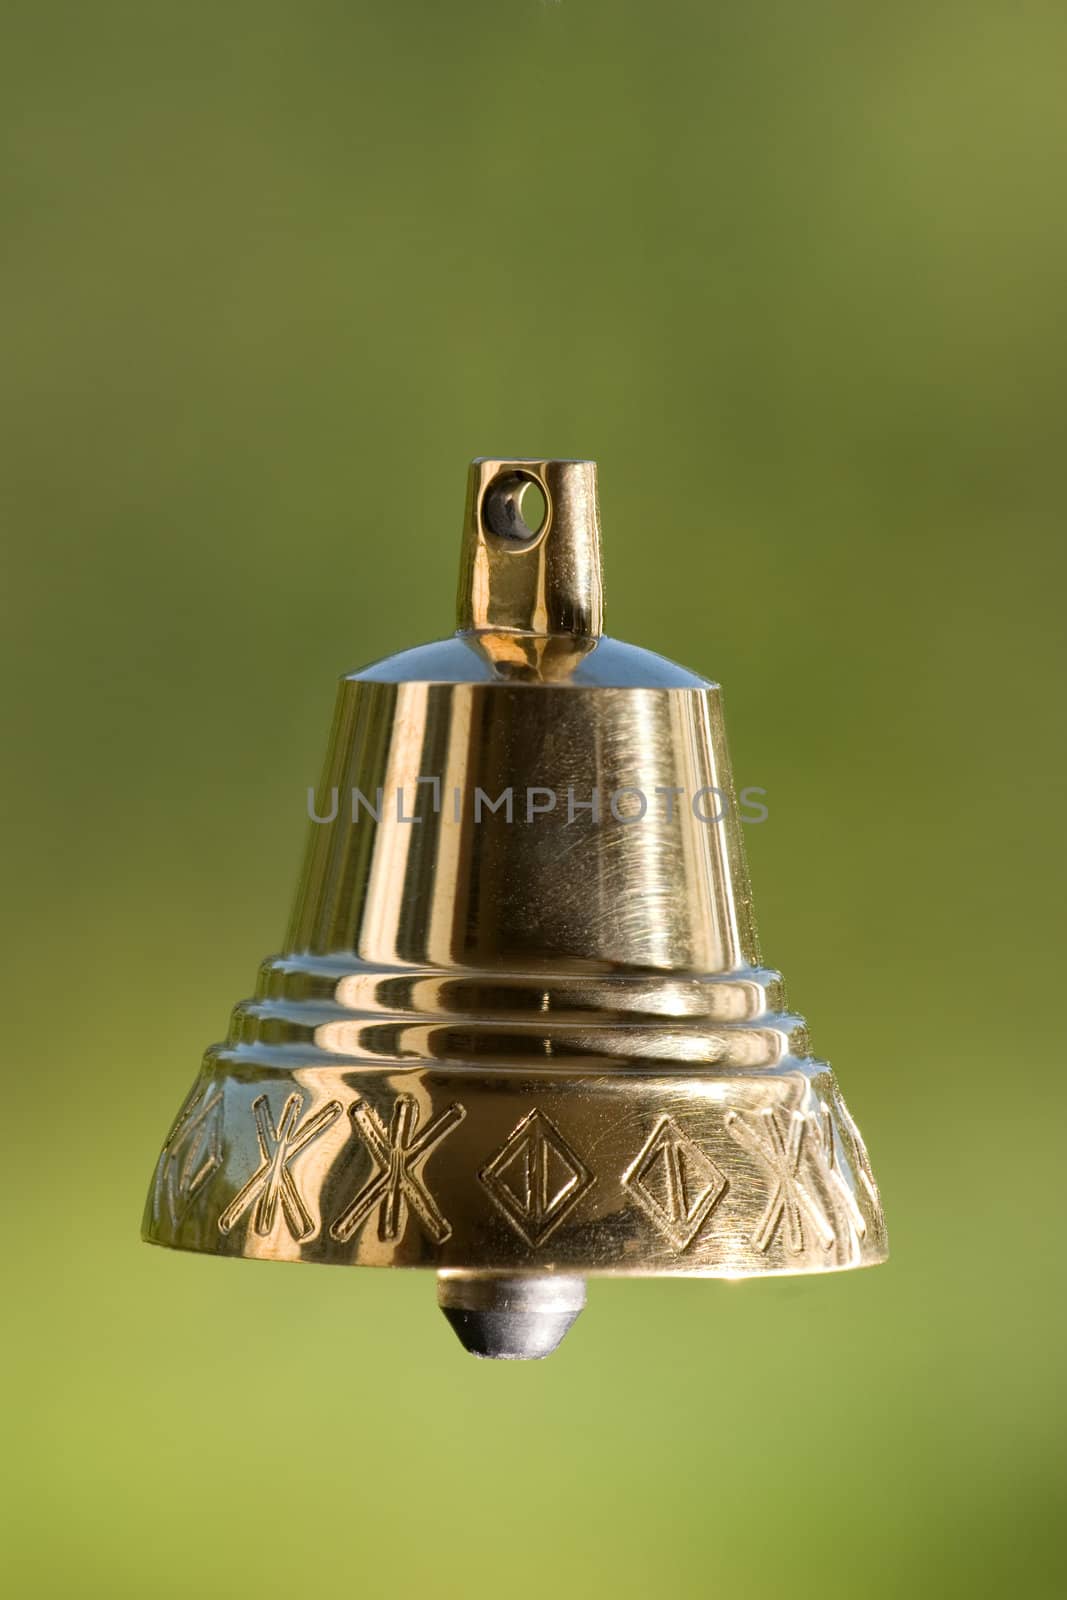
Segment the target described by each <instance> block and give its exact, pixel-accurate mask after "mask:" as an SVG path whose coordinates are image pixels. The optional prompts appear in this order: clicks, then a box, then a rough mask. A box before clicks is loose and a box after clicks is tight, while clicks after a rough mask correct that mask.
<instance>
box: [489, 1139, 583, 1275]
mask: <svg viewBox="0 0 1067 1600" xmlns="http://www.w3.org/2000/svg"><path fill="white" fill-rule="evenodd" d="M478 1176H479V1178H480V1179H481V1181H482V1183H483V1184H484V1185H485V1188H486V1190H487V1191H488V1193H489V1197H490V1199H491V1200H492V1201H493V1202H494V1204H495V1205H497V1206H499V1208H500V1210H501V1211H502V1212H503V1213H504V1215H505V1217H507V1219H508V1221H509V1222H510V1223H511V1225H512V1227H513V1228H514V1229H515V1231H516V1233H518V1234H520V1235H521V1236H522V1238H524V1239H525V1240H526V1242H527V1244H531V1245H539V1244H543V1243H544V1241H545V1240H546V1239H547V1238H548V1236H549V1234H550V1233H552V1231H553V1230H554V1229H555V1228H558V1227H559V1225H560V1223H561V1222H562V1221H563V1219H564V1217H566V1216H568V1215H569V1213H570V1212H571V1211H572V1210H573V1209H574V1207H575V1206H576V1205H577V1204H578V1201H579V1200H580V1199H581V1197H582V1195H583V1194H585V1192H586V1190H587V1189H590V1188H591V1187H592V1185H593V1184H594V1183H595V1182H596V1179H595V1178H594V1177H593V1174H592V1173H591V1172H590V1171H589V1169H588V1167H587V1166H586V1165H585V1163H584V1162H583V1161H582V1160H581V1159H580V1157H579V1156H578V1155H577V1154H576V1152H575V1151H573V1150H572V1149H571V1147H570V1145H569V1144H568V1143H567V1141H566V1139H564V1137H563V1135H562V1134H561V1133H560V1131H559V1129H558V1128H557V1127H556V1125H555V1123H554V1122H552V1121H551V1119H550V1118H548V1117H546V1116H545V1114H544V1112H543V1111H531V1112H530V1113H529V1115H528V1116H525V1117H523V1119H522V1121H521V1122H520V1123H519V1125H518V1127H517V1128H516V1129H515V1130H514V1131H513V1133H512V1134H511V1136H510V1138H509V1139H508V1141H507V1143H506V1144H505V1145H504V1146H503V1147H502V1148H501V1149H500V1150H498V1151H497V1153H496V1155H495V1156H494V1157H493V1158H492V1160H491V1161H489V1162H487V1163H486V1165H485V1166H484V1167H483V1168H482V1170H481V1172H480V1173H479V1174H478Z"/></svg>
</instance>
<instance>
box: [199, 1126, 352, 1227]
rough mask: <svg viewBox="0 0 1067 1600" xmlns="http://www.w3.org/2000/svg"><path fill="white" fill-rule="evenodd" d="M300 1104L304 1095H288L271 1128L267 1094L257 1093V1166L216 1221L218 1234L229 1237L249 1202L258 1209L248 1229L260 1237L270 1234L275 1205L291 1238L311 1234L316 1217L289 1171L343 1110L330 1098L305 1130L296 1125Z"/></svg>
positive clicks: (275, 1209) (249, 1204)
mask: <svg viewBox="0 0 1067 1600" xmlns="http://www.w3.org/2000/svg"><path fill="white" fill-rule="evenodd" d="M303 1104H304V1097H303V1095H302V1094H291V1095H290V1096H289V1098H288V1100H287V1101H286V1102H285V1105H284V1106H283V1108H282V1114H281V1116H280V1118H279V1119H278V1126H277V1127H275V1126H274V1124H273V1123H272V1122H271V1119H270V1103H269V1101H268V1099H267V1096H266V1095H265V1094H261V1095H260V1096H259V1098H258V1099H256V1100H253V1102H252V1115H253V1116H254V1117H255V1119H256V1140H257V1142H258V1144H259V1154H260V1162H261V1164H260V1166H259V1167H258V1168H257V1169H256V1171H255V1172H254V1173H253V1174H252V1176H251V1178H249V1180H248V1182H247V1183H246V1184H245V1186H244V1188H243V1189H241V1190H239V1191H238V1193H237V1194H235V1195H234V1197H233V1199H232V1200H231V1201H230V1203H229V1205H228V1206H227V1207H226V1209H225V1211H224V1212H223V1213H222V1216H221V1217H220V1218H219V1232H220V1233H229V1231H230V1229H231V1228H232V1227H233V1225H234V1223H236V1222H239V1221H240V1219H241V1217H243V1216H244V1214H245V1212H246V1211H247V1210H248V1209H249V1207H250V1206H252V1205H253V1204H254V1205H255V1208H256V1209H255V1213H254V1215H253V1218H252V1226H253V1227H254V1228H255V1230H256V1232H257V1233H258V1234H267V1233H269V1232H270V1231H271V1228H273V1226H274V1218H275V1215H276V1214H277V1210H278V1203H279V1201H280V1202H281V1208H282V1215H283V1216H284V1218H285V1225H286V1227H287V1228H288V1229H289V1232H290V1233H291V1234H292V1236H293V1238H294V1239H306V1238H307V1237H308V1236H309V1234H312V1233H314V1231H315V1221H314V1218H313V1217H312V1215H311V1213H310V1211H309V1210H308V1208H307V1206H306V1205H305V1204H304V1202H303V1199H302V1198H301V1195H300V1191H299V1190H298V1189H297V1186H296V1181H295V1179H294V1178H293V1174H292V1172H291V1171H290V1170H289V1169H290V1167H291V1165H292V1163H293V1161H295V1159H296V1157H297V1156H298V1155H299V1154H300V1152H301V1150H304V1149H306V1148H307V1146H308V1145H309V1144H310V1143H311V1141H312V1139H317V1138H318V1136H319V1134H320V1133H324V1132H325V1131H326V1129H327V1128H328V1127H329V1126H330V1124H331V1123H332V1122H336V1121H337V1118H338V1117H339V1116H340V1115H341V1110H342V1106H341V1102H340V1101H339V1100H330V1101H328V1102H327V1104H326V1105H324V1106H323V1107H322V1108H321V1110H319V1111H316V1113H315V1115H314V1116H313V1117H309V1118H308V1120H307V1121H306V1122H305V1123H304V1125H303V1127H298V1126H297V1124H298V1122H299V1121H300V1112H301V1109H302V1108H303Z"/></svg>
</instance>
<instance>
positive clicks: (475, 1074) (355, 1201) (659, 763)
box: [144, 461, 886, 1358]
mask: <svg viewBox="0 0 1067 1600" xmlns="http://www.w3.org/2000/svg"><path fill="white" fill-rule="evenodd" d="M530 485H532V486H534V487H536V488H537V489H538V490H539V491H540V495H541V497H542V499H543V502H544V514H543V516H542V517H541V518H540V519H539V520H538V519H535V520H538V525H537V526H534V527H531V526H530V525H529V524H528V523H527V522H526V520H525V516H524V509H523V507H524V503H525V500H526V498H527V495H526V491H527V487H528V486H530ZM599 544H600V526H599V514H598V510H597V496H596V468H595V466H594V464H593V463H592V462H588V461H476V462H475V463H474V464H473V466H472V468H471V473H470V482H469V489H468V497H467V513H466V526H465V531H464V543H463V555H462V562H461V583H460V594H459V629H458V631H457V633H456V634H455V635H454V636H453V637H452V638H451V639H447V640H442V641H440V642H438V643H436V644H432V645H423V646H419V647H417V648H415V649H412V650H407V651H405V652H403V653H402V654H400V655H397V656H392V657H390V658H389V659H388V660H386V661H383V662H379V663H377V664H376V665H374V666H372V667H368V668H367V669H365V670H364V671H362V672H357V673H353V674H351V675H350V676H348V677H345V678H342V680H341V683H340V687H339V692H338V698H337V709H336V714H335V718H334V725H333V732H332V735H331V738H330V744H329V749H328V752H327V757H326V766H325V770H324V772H323V776H322V781H321V784H320V786H319V789H318V790H317V791H316V795H315V797H314V800H315V805H314V810H313V815H314V816H315V817H321V818H323V819H325V820H322V821H312V823H311V825H310V838H309V842H308V848H307V855H306V859H305V863H304V870H303V876H302V879H301V883H300V888H299V892H298V894H297V897H296V904H295V907H294V911H293V916H292V920H291V922H290V926H289V931H288V934H287V936H286V940H285V944H284V947H283V950H282V952H281V954H280V955H277V956H274V957H272V958H270V959H269V960H267V961H266V962H265V963H264V964H263V966H262V968H261V970H260V976H259V982H258V984H257V986H256V992H255V994H254V996H253V997H252V998H251V999H250V1000H246V1001H243V1002H242V1003H241V1004H240V1005H238V1007H237V1008H236V1010H235V1011H234V1014H233V1019H232V1022H231V1026H230V1032H229V1036H228V1037H227V1039H226V1040H225V1042H223V1043H222V1044H218V1045H213V1046H212V1047H211V1049H209V1050H208V1052H207V1055H206V1056H205V1059H204V1064H203V1067H202V1068H201V1072H200V1076H199V1078H198V1079H197V1082H196V1084H195V1085H194V1088H193V1090H192V1092H191V1094H190V1096H189V1098H188V1100H187V1102H186V1104H185V1106H184V1107H183V1109H182V1111H181V1113H180V1115H179V1117H178V1120H177V1121H176V1123H175V1125H174V1129H173V1131H172V1133H171V1135H170V1137H169V1138H168V1140H167V1143H166V1144H165V1146H164V1148H163V1152H162V1154H161V1156H160V1159H159V1163H158V1166H157V1171H156V1176H155V1180H154V1182H153V1185H152V1189H151V1191H150V1194H149V1200H148V1208H147V1212H146V1217H145V1225H144V1234H145V1238H146V1239H148V1240H150V1241H151V1242H153V1243H156V1244H165V1245H170V1246H172V1247H174V1248H177V1249H185V1250H199V1251H205V1252H210V1253H214V1254H217V1255H230V1256H250V1257H256V1258H259V1259H271V1260H284V1261H320V1262H334V1263H344V1264H349V1265H363V1266H419V1267H429V1268H432V1269H434V1270H435V1271H436V1272H437V1273H438V1274H439V1275H440V1302H441V1305H442V1308H443V1309H444V1310H445V1312H446V1315H447V1316H448V1318H449V1320H450V1321H451V1323H452V1325H453V1326H454V1327H455V1328H456V1330H457V1332H458V1333H459V1334H460V1337H461V1339H462V1340H463V1342H464V1344H465V1345H466V1346H467V1348H469V1349H471V1350H473V1351H474V1352H475V1353H476V1354H480V1355H489V1356H497V1357H503V1358H523V1357H531V1356H541V1355H546V1354H548V1353H549V1351H550V1350H551V1349H553V1348H554V1347H555V1345H556V1344H557V1343H558V1341H559V1339H560V1338H562V1337H563V1334H564V1333H565V1332H566V1330H567V1328H568V1327H569V1326H570V1325H571V1323H572V1322H573V1321H574V1319H575V1318H576V1317H577V1315H578V1313H579V1311H580V1310H581V1307H582V1305H583V1304H584V1298H585V1296H584V1287H583V1280H584V1279H585V1278H586V1277H589V1276H592V1275H604V1274H616V1275H632V1276H642V1275H644V1276H650V1275H663V1274H692V1275H698V1276H699V1275H703V1276H708V1277H727V1278H738V1277H747V1276H754V1275H757V1274H764V1273H770V1272H779V1273H780V1272H820V1271H826V1270H828V1269H830V1268H842V1267H853V1266H863V1265H868V1264H871V1263H873V1262H878V1261H882V1260H884V1259H885V1256H886V1234H885V1223H884V1219H883V1216H882V1210H881V1206H880V1204H879V1200H878V1191H877V1188H876V1186H875V1182H874V1177H873V1174H872V1172H871V1166H870V1162H869V1160H868V1158H867V1153H866V1150H865V1149H864V1146H863V1142H862V1140H861V1138H860V1136H859V1133H858V1131H857V1129H856V1126H855V1124H854V1123H853V1121H852V1119H851V1117H850V1116H849V1114H848V1112H847V1110H846V1109H845V1106H844V1103H843V1101H842V1099H841V1096H840V1092H839V1090H838V1088H837V1085H836V1082H835V1080H834V1077H833V1074H832V1073H831V1071H830V1069H829V1067H827V1066H826V1065H825V1064H824V1063H822V1062H820V1061H818V1060H816V1059H814V1058H813V1056H812V1055H811V1051H810V1046H809V1042H808V1036H807V1030H806V1028H805V1025H804V1022H803V1020H802V1019H801V1018H800V1017H798V1016H795V1015H793V1014H791V1013H790V1012H789V1011H788V1010H787V1009H786V1004H785V995H784V990H783V985H782V980H781V977H780V976H779V974H778V973H776V972H774V971H772V970H770V969H768V968H766V967H764V966H763V965H762V963H761V960H760V955H759V949H758V944H757V937H756V929H755V922H754V918H753V912H752V900H751V895H750V891H749V885H748V873H747V869H746V865H745V856H744V848H743V844H742V838H741V829H740V825H739V819H738V815H737V807H736V803H735V801H734V790H733V781H732V778H731V774H730V764H729V756H728V753H727V747H726V739H725V734H724V731H723V723H722V710H721V703H720V695H719V690H718V687H717V686H716V685H715V684H713V683H709V682H706V681H705V680H703V679H701V678H699V677H697V676H696V675H695V674H693V673H690V672H687V671H686V670H685V669H683V668H681V667H678V666H675V665H674V663H672V662H669V661H665V660H664V659H663V658H662V657H660V656H656V655H653V654H651V653H650V652H648V651H645V650H640V649H637V648H635V647H634V646H631V645H626V644H622V643H620V642H618V641H616V640H613V639H609V638H607V637H605V636H603V635H602V634H601V616H602V602H601V581H600V555H599Z"/></svg>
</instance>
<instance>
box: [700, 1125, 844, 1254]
mask: <svg viewBox="0 0 1067 1600" xmlns="http://www.w3.org/2000/svg"><path fill="white" fill-rule="evenodd" d="M783 1118H784V1122H785V1126H784V1129H783ZM726 1126H727V1127H728V1128H729V1130H730V1133H731V1134H732V1135H733V1137H734V1138H735V1139H736V1140H737V1142H738V1144H739V1145H741V1146H742V1147H743V1148H744V1149H745V1150H748V1151H750V1152H751V1153H752V1154H753V1155H755V1156H758V1157H759V1159H760V1160H761V1161H763V1162H764V1163H765V1164H766V1165H767V1166H768V1167H769V1168H770V1170H771V1173H772V1174H773V1176H774V1179H775V1184H774V1188H773V1189H772V1191H771V1197H770V1199H769V1200H768V1201H767V1207H766V1210H765V1211H764V1213H763V1216H762V1218H761V1219H760V1224H759V1227H758V1228H757V1229H756V1231H755V1233H754V1234H753V1235H752V1243H753V1244H754V1245H755V1246H756V1249H757V1250H767V1249H769V1248H770V1245H771V1243H772V1241H773V1239H774V1236H775V1234H776V1233H777V1232H778V1230H779V1228H781V1227H783V1225H784V1230H785V1246H786V1249H787V1250H789V1251H790V1252H791V1253H792V1254H793V1255H799V1254H800V1252H801V1251H802V1250H803V1248H804V1226H803V1218H804V1217H805V1216H806V1217H807V1218H808V1221H809V1222H810V1223H811V1225H812V1227H813V1228H814V1229H815V1233H816V1235H817V1237H818V1240H819V1243H820V1244H821V1245H822V1247H823V1249H824V1250H829V1249H830V1248H831V1247H832V1245H833V1243H834V1230H833V1228H832V1227H831V1226H830V1223H829V1220H828V1219H827V1216H826V1213H825V1212H824V1210H823V1208H822V1206H821V1205H820V1204H819V1201H818V1199H817V1198H816V1196H815V1195H814V1194H813V1193H812V1191H811V1189H810V1188H809V1186H808V1184H807V1183H806V1182H805V1180H804V1176H803V1173H802V1168H801V1162H802V1160H803V1158H804V1156H805V1154H807V1155H809V1156H810V1159H812V1160H813V1161H816V1162H817V1161H818V1159H819V1154H820V1150H819V1141H818V1134H816V1136H815V1138H814V1139H813V1140H812V1141H811V1144H812V1148H811V1150H810V1151H807V1150H806V1149H805V1138H804V1136H805V1134H806V1133H807V1132H808V1131H809V1124H808V1118H807V1116H806V1115H805V1114H804V1113H803V1112H801V1111H793V1112H785V1113H779V1112H778V1111H773V1110H771V1109H769V1108H767V1109H764V1110H763V1111H759V1112H756V1113H755V1115H754V1116H751V1117H742V1116H739V1115H738V1113H737V1112H736V1111H728V1112H727V1114H726Z"/></svg>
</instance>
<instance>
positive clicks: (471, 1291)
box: [437, 1272, 585, 1361]
mask: <svg viewBox="0 0 1067 1600" xmlns="http://www.w3.org/2000/svg"><path fill="white" fill-rule="evenodd" d="M437 1304H438V1305H439V1306H440V1307H441V1310H442V1311H443V1312H444V1314H445V1316H446V1318H447V1319H448V1322H449V1323H450V1325H451V1327H452V1329H453V1331H454V1333H455V1335H456V1337H457V1338H458V1339H459V1341H460V1343H461V1344H462V1346H463V1348H464V1349H465V1350H469V1351H470V1353H471V1355H472V1356H481V1357H483V1358H488V1359H490V1360H492V1361H540V1360H543V1359H544V1357H545V1356H550V1355H551V1354H552V1352H553V1350H555V1349H557V1347H558V1346H559V1344H560V1342H561V1341H562V1339H563V1338H564V1337H565V1336H566V1335H567V1334H568V1333H569V1332H570V1330H571V1328H573V1326H574V1324H575V1322H576V1321H577V1320H578V1317H579V1315H580V1314H581V1312H582V1310H583V1309H584V1307H585V1279H584V1278H567V1277H564V1276H563V1275H562V1274H559V1273H538V1274H536V1275H534V1274H532V1273H527V1274H526V1275H524V1276H521V1277H508V1276H507V1275H505V1274H500V1275H498V1274H496V1273H493V1272H439V1273H438V1275H437Z"/></svg>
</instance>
